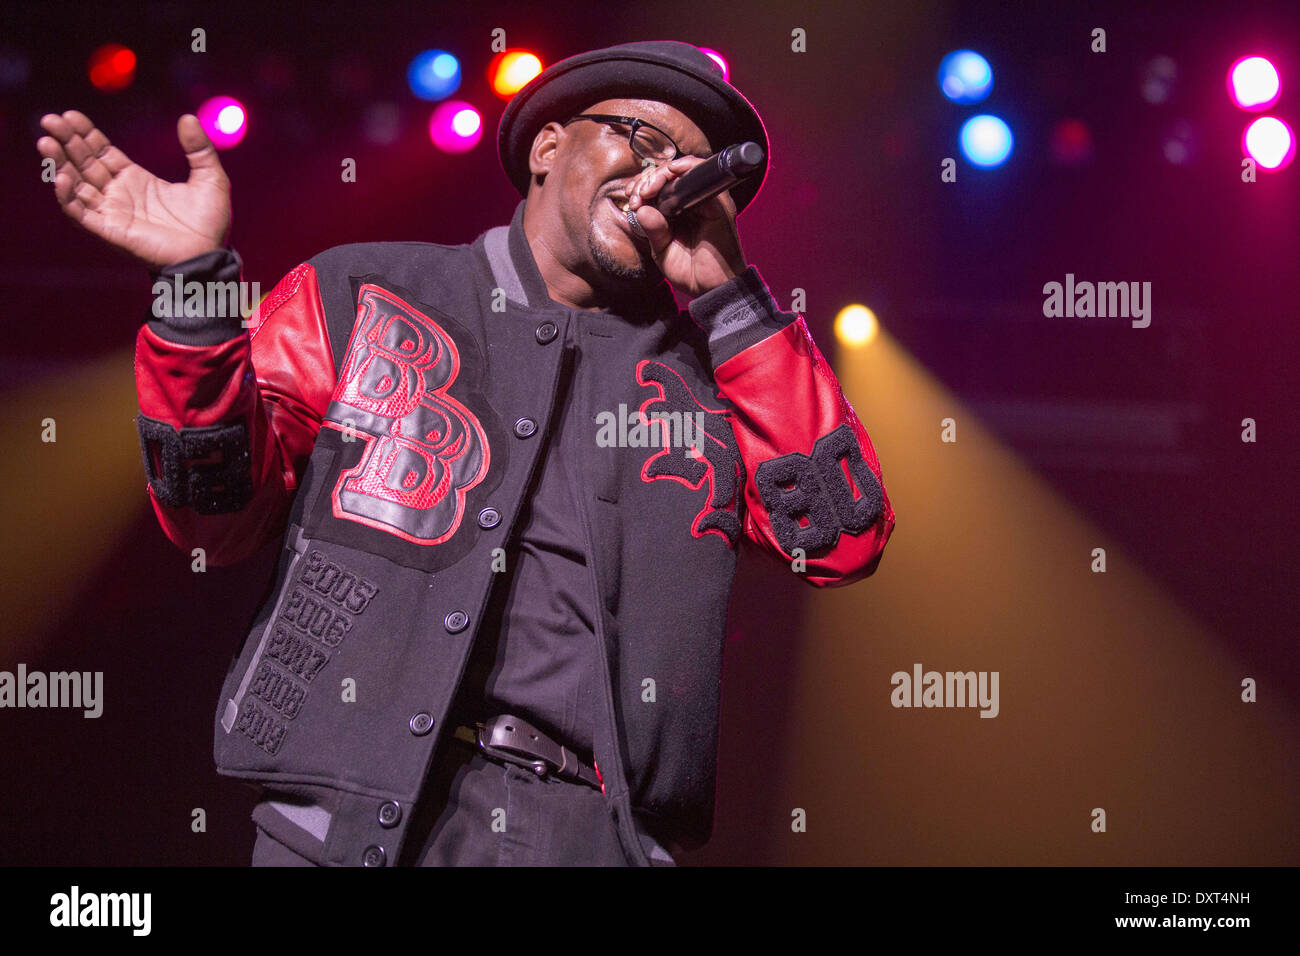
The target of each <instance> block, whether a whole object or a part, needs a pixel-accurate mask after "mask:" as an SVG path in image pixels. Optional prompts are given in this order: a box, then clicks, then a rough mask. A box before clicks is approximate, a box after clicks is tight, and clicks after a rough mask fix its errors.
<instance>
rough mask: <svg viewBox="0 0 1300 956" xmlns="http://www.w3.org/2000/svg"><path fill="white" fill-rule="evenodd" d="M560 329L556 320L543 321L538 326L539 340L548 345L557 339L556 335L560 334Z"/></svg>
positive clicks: (537, 334)
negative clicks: (556, 325) (556, 324)
mask: <svg viewBox="0 0 1300 956" xmlns="http://www.w3.org/2000/svg"><path fill="white" fill-rule="evenodd" d="M559 331H560V330H559V329H557V328H556V327H555V323H554V322H543V323H542V324H541V325H539V326H538V327H537V332H536V333H535V334H536V336H537V341H538V342H540V343H542V344H543V345H547V344H549V343H551V342H554V341H555V336H556V335H558V334H559Z"/></svg>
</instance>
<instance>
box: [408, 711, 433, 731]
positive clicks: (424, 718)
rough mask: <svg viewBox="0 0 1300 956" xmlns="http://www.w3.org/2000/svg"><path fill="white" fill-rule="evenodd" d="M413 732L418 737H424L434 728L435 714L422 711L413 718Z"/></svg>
mask: <svg viewBox="0 0 1300 956" xmlns="http://www.w3.org/2000/svg"><path fill="white" fill-rule="evenodd" d="M410 726H411V733H413V734H415V736H417V737H423V736H424V735H425V734H427V733H428V732H429V731H431V730H432V729H433V715H432V714H426V713H425V712H424V711H420V712H419V713H418V714H416V715H415V716H414V717H412V718H411V725H410Z"/></svg>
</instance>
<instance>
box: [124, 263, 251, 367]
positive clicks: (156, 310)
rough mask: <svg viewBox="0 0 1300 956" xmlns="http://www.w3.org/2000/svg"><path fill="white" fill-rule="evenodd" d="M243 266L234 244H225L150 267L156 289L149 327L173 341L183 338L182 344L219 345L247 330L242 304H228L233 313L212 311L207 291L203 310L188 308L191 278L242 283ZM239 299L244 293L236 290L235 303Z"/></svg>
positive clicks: (198, 280) (153, 289) (153, 288)
mask: <svg viewBox="0 0 1300 956" xmlns="http://www.w3.org/2000/svg"><path fill="white" fill-rule="evenodd" d="M243 269H244V262H243V260H242V259H240V258H239V253H237V252H236V251H235V250H234V249H232V248H231V247H230V246H225V247H223V248H221V249H213V250H212V251H211V252H205V253H203V254H201V255H197V256H194V257H193V258H192V259H186V260H185V261H184V262H178V263H176V264H174V265H170V266H163V267H162V268H161V269H158V270H150V279H151V280H152V282H153V284H152V286H151V287H150V288H151V290H152V291H153V304H152V306H151V308H150V314H151V317H150V318H149V320H148V322H147V324H148V326H149V328H151V329H152V330H153V331H154V332H155V333H156V334H157V335H158V336H159V338H164V339H167V340H168V341H169V342H179V343H181V344H182V345H219V344H220V343H222V342H226V341H229V340H230V339H233V338H235V337H236V336H238V335H242V334H243V333H244V331H245V327H244V324H243V323H244V317H243V316H242V315H240V314H239V310H238V308H234V309H231V308H227V309H226V310H225V311H227V312H231V313H233V314H230V315H208V314H207V308H206V303H207V298H208V297H207V295H206V291H205V294H204V308H203V309H202V310H201V312H202V314H200V315H188V314H187V311H189V310H187V309H186V308H185V296H184V284H186V283H189V282H202V283H208V282H221V283H226V282H235V283H238V282H239V277H240V275H241V273H242V272H243ZM176 276H180V277H181V283H182V295H181V296H179V297H178V296H177V294H176V286H175V282H176V278H175V277H176ZM160 282H163V283H166V284H167V288H166V290H163V289H162V288H160V287H159V285H158V283H160ZM239 299H240V296H239V295H238V293H236V296H235V299H234V301H235V303H238V302H239ZM222 301H224V302H226V304H227V305H229V303H230V300H229V298H227V297H222Z"/></svg>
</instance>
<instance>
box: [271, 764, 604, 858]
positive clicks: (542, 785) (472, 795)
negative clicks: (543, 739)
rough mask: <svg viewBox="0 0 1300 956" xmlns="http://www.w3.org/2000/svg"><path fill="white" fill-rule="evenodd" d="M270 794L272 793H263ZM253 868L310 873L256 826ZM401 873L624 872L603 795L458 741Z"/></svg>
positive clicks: (435, 779)
mask: <svg viewBox="0 0 1300 956" xmlns="http://www.w3.org/2000/svg"><path fill="white" fill-rule="evenodd" d="M268 793H269V791H268ZM252 865H253V866H314V865H315V864H313V863H312V862H311V861H310V860H308V859H307V858H306V857H304V856H301V855H299V854H298V853H296V852H294V851H293V850H291V849H289V848H288V847H287V846H285V845H284V844H282V843H280V842H279V841H278V840H276V839H275V838H274V837H272V836H271V835H270V834H268V833H267V832H266V831H265V830H263V829H262V828H261V827H258V830H257V842H256V843H255V844H254V846H253V861H252ZM398 865H400V866H627V865H628V860H627V857H626V855H625V854H624V852H623V848H622V846H621V844H620V843H619V839H618V832H617V830H616V828H615V824H614V817H613V815H612V814H611V813H610V811H609V809H608V807H607V805H606V803H605V797H604V794H602V793H601V792H600V791H598V790H595V789H593V788H592V787H588V786H586V785H585V784H581V783H570V782H568V781H565V780H557V779H554V778H549V777H548V778H541V777H538V776H537V775H536V774H534V773H533V772H532V771H531V770H528V769H526V768H523V767H516V766H510V765H502V764H500V763H497V762H496V761H493V760H489V759H487V758H486V757H484V756H483V755H482V754H481V753H479V752H478V750H477V749H476V748H474V747H472V746H470V745H468V744H465V743H462V742H461V741H458V740H448V741H445V742H444V744H443V746H442V748H441V751H440V753H439V755H438V756H437V757H436V758H435V759H434V763H433V766H432V767H430V770H429V775H428V778H427V780H426V782H425V787H424V791H423V793H422V794H421V796H420V801H419V803H418V804H417V806H416V810H415V818H414V819H413V820H412V822H411V825H410V830H409V832H408V834H407V838H406V842H405V845H404V848H403V851H402V854H401V858H400V860H399V862H398Z"/></svg>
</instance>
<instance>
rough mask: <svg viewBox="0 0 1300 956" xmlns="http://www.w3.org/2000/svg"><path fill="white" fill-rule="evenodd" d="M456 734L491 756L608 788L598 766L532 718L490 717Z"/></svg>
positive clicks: (599, 787)
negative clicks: (538, 726) (584, 761)
mask: <svg viewBox="0 0 1300 956" xmlns="http://www.w3.org/2000/svg"><path fill="white" fill-rule="evenodd" d="M452 736H454V737H455V738H456V739H457V740H462V741H464V742H465V743H467V744H473V745H475V746H477V747H478V748H479V750H481V751H482V752H483V753H484V754H486V755H487V756H489V757H495V758H496V759H497V760H503V761H505V762H506V763H511V764H515V765H516V766H520V767H527V768H528V769H530V770H532V771H533V773H535V774H537V776H539V777H545V776H547V775H548V774H555V776H557V777H559V778H560V779H561V780H572V781H574V782H577V783H585V784H587V785H588V786H591V787H595V788H596V789H597V790H599V791H600V792H601V793H604V792H605V785H604V784H603V783H602V782H601V779H600V771H599V770H598V769H596V768H595V767H593V766H591V765H588V764H586V763H583V762H582V761H581V760H580V759H579V758H578V755H577V754H575V753H574V752H573V751H572V750H570V749H569V748H568V747H565V746H564V745H563V744H558V743H556V742H555V741H554V740H552V739H551V738H550V737H548V736H546V734H544V733H542V732H541V731H540V730H538V729H537V728H536V727H534V726H533V725H532V724H530V723H528V721H526V720H520V719H519V718H518V717H514V716H512V715H510V714H499V715H498V716H496V717H489V718H488V719H487V720H485V721H483V722H481V723H476V724H475V725H474V726H473V727H465V726H461V727H457V728H456V730H455V731H454V733H453V734H452Z"/></svg>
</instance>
